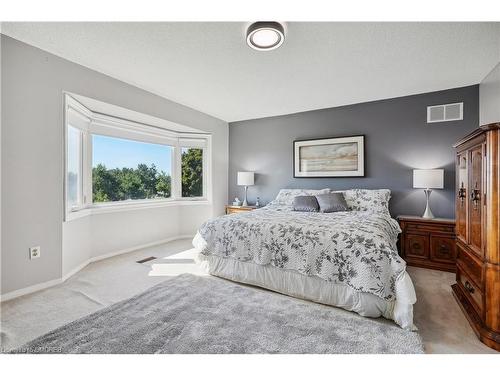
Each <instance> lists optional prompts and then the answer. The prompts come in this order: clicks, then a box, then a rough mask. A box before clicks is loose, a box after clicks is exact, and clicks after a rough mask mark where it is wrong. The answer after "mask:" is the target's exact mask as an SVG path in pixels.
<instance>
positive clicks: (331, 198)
mask: <svg viewBox="0 0 500 375" xmlns="http://www.w3.org/2000/svg"><path fill="white" fill-rule="evenodd" d="M316 200H317V201H318V204H319V210H320V211H321V212H324V213H328V212H337V211H347V209H348V207H347V203H346V201H345V198H344V194H342V193H329V194H320V195H316Z"/></svg>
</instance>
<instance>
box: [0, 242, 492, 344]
mask: <svg viewBox="0 0 500 375" xmlns="http://www.w3.org/2000/svg"><path fill="white" fill-rule="evenodd" d="M148 256H156V257H157V258H158V259H156V260H153V261H150V262H146V263H143V264H138V263H136V262H135V261H136V260H140V259H143V258H146V257H148ZM193 257H194V250H192V246H191V243H190V241H189V240H180V241H174V242H171V243H168V244H165V245H162V246H156V247H152V248H147V249H143V250H139V251H135V252H133V253H129V254H124V255H121V256H117V257H113V258H109V259H106V260H103V261H100V262H97V263H93V264H91V265H89V266H87V267H86V268H85V269H83V270H82V271H80V272H79V273H77V274H76V275H75V276H73V277H72V278H70V279H69V280H67V281H66V282H65V283H63V284H61V285H58V286H55V287H52V288H49V289H46V290H43V291H40V292H37V293H33V294H31V295H28V296H24V297H20V298H17V299H15V300H11V301H7V302H4V303H2V305H1V327H0V330H1V341H2V342H1V346H2V349H3V350H7V349H13V348H16V347H18V346H20V345H22V344H24V343H26V342H28V341H30V340H32V339H34V338H36V337H38V336H41V335H43V334H44V333H47V332H49V331H51V330H53V329H55V328H57V327H60V326H62V325H64V324H66V323H69V322H72V321H74V320H76V319H78V318H81V317H83V316H85V315H87V314H89V313H92V312H94V311H97V310H99V309H101V308H103V307H106V306H109V305H111V304H112V303H115V302H118V301H121V300H123V299H126V298H129V297H131V296H133V295H135V294H137V293H140V292H142V291H144V290H146V289H148V288H149V287H151V286H153V285H156V284H158V283H159V282H161V281H164V280H166V279H168V278H169V277H170V276H174V275H178V274H181V273H193V274H198V275H200V274H203V272H202V271H201V270H200V269H199V268H198V267H197V265H196V264H194V261H193ZM409 273H410V275H411V276H412V279H413V281H414V283H415V287H416V289H417V298H418V302H417V304H416V306H415V324H416V325H417V326H418V328H419V331H420V332H419V333H420V335H421V336H422V338H423V341H424V346H425V350H426V352H427V353H496V352H495V351H493V350H491V349H489V348H488V347H486V346H485V345H483V344H481V342H479V341H478V340H477V338H476V336H475V335H474V333H473V332H472V329H471V328H470V327H469V325H468V323H467V321H466V319H465V317H464V316H463V315H462V312H461V311H460V309H459V307H458V305H457V304H456V302H455V300H454V299H453V297H452V295H451V290H450V285H451V284H452V283H453V280H454V275H453V274H451V273H446V272H439V271H431V270H425V269H420V268H413V267H410V268H409Z"/></svg>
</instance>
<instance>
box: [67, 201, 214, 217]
mask: <svg viewBox="0 0 500 375" xmlns="http://www.w3.org/2000/svg"><path fill="white" fill-rule="evenodd" d="M210 204H211V202H210V201H209V200H207V199H189V198H187V199H178V200H161V201H157V202H120V203H102V204H98V205H93V206H90V207H87V208H83V209H81V210H78V211H73V212H69V213H67V214H66V220H65V221H72V220H76V219H80V218H82V217H85V216H89V215H100V214H108V213H116V212H125V211H135V210H144V209H150V208H161V207H173V206H198V205H199V206H206V205H210Z"/></svg>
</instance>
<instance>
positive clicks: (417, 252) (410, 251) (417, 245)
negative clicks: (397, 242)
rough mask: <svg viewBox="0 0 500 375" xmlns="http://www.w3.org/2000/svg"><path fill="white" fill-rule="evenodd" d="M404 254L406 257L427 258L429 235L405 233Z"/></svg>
mask: <svg viewBox="0 0 500 375" xmlns="http://www.w3.org/2000/svg"><path fill="white" fill-rule="evenodd" d="M404 245H405V256H407V257H408V258H418V259H429V236H428V235H423V234H416V233H406V236H405V244H404Z"/></svg>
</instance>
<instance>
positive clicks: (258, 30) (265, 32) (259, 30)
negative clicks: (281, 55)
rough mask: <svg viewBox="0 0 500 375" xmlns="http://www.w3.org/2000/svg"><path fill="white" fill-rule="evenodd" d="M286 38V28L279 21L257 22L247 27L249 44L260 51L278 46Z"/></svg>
mask: <svg viewBox="0 0 500 375" xmlns="http://www.w3.org/2000/svg"><path fill="white" fill-rule="evenodd" d="M284 40H285V30H284V28H283V25H282V24H280V23H279V22H264V21H263V22H255V23H252V24H251V25H250V26H249V27H248V29H247V44H248V45H249V46H250V47H252V48H253V49H256V50H258V51H270V50H273V49H276V48H278V47H279V46H281V45H282V44H283V42H284Z"/></svg>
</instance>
